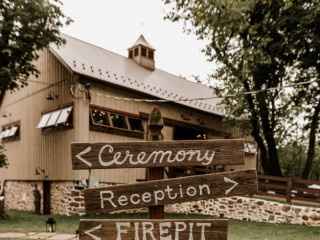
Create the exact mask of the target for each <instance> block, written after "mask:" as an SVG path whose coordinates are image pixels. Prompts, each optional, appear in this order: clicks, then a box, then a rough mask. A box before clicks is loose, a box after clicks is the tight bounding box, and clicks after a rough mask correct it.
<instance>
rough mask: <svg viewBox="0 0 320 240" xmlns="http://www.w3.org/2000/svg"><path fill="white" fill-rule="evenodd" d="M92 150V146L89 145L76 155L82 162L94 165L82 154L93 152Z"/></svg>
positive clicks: (90, 165)
mask: <svg viewBox="0 0 320 240" xmlns="http://www.w3.org/2000/svg"><path fill="white" fill-rule="evenodd" d="M91 150H92V147H90V146H89V147H87V148H85V149H84V150H82V151H81V152H80V153H78V154H77V155H76V158H78V159H79V160H80V161H81V162H83V163H85V164H87V165H88V166H89V167H92V163H91V162H88V161H87V160H86V159H84V158H83V157H82V156H83V155H85V154H87V153H88V152H91Z"/></svg>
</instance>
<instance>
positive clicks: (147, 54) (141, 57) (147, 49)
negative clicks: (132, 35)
mask: <svg viewBox="0 0 320 240" xmlns="http://www.w3.org/2000/svg"><path fill="white" fill-rule="evenodd" d="M154 52H155V49H154V48H153V47H152V46H151V45H150V44H149V43H148V42H147V40H146V39H145V38H144V36H143V35H140V37H139V38H138V40H137V41H136V42H135V44H134V45H133V46H132V47H131V48H129V49H128V58H130V59H132V60H134V61H135V62H136V63H137V64H139V65H140V66H142V67H144V68H146V69H149V70H152V71H153V70H154V69H155V63H154Z"/></svg>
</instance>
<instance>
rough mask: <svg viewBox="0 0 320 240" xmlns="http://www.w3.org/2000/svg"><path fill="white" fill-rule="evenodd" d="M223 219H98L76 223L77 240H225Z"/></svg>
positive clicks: (226, 222)
mask: <svg viewBox="0 0 320 240" xmlns="http://www.w3.org/2000/svg"><path fill="white" fill-rule="evenodd" d="M227 232H228V221H227V220H223V219H197V220H186V219H173V220H171V219H170V220H151V219H139V220H135V219H130V220H128V219H101V220H97V219H94V220H87V219H82V220H80V226H79V237H80V238H79V239H80V240H147V239H148V240H161V239H163V240H164V239H171V240H190V239H193V240H205V239H208V240H227Z"/></svg>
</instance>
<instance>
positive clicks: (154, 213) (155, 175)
mask: <svg viewBox="0 0 320 240" xmlns="http://www.w3.org/2000/svg"><path fill="white" fill-rule="evenodd" d="M162 128H163V119H162V116H161V112H160V111H159V109H157V108H154V109H153V110H152V112H151V114H150V116H149V121H148V137H149V140H151V141H161V140H163V136H162V133H161V130H162ZM163 177H164V169H163V167H150V168H147V172H146V180H147V181H150V180H159V179H163ZM149 217H150V218H151V219H163V218H164V206H163V205H162V206H150V207H149Z"/></svg>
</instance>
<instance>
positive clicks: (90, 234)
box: [84, 224, 102, 240]
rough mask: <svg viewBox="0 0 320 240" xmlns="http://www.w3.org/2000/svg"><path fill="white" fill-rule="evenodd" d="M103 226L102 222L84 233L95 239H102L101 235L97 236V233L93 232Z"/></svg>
mask: <svg viewBox="0 0 320 240" xmlns="http://www.w3.org/2000/svg"><path fill="white" fill-rule="evenodd" d="M101 227H102V224H100V225H98V226H96V227H93V228H91V229H89V230H87V231H85V232H84V234H87V235H88V236H90V237H91V238H92V239H93V240H101V237H97V236H96V235H94V234H92V232H94V231H96V230H99V229H100V228H101Z"/></svg>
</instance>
